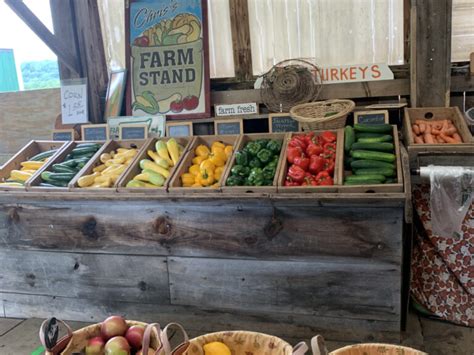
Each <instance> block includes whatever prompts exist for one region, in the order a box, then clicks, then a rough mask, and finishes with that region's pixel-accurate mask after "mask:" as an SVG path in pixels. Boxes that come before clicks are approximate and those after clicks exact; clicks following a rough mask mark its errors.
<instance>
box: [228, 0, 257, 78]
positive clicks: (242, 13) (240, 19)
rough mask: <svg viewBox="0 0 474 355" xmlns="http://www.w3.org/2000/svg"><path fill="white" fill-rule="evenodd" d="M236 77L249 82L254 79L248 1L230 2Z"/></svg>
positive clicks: (236, 0) (237, 0) (235, 0)
mask: <svg viewBox="0 0 474 355" xmlns="http://www.w3.org/2000/svg"><path fill="white" fill-rule="evenodd" d="M229 6H230V26H231V31H232V45H233V47H234V67H235V77H236V78H237V80H238V81H248V80H251V79H252V77H253V72H252V51H251V47H250V24H249V8H248V3H247V0H229Z"/></svg>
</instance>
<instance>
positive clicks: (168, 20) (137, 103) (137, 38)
mask: <svg viewBox="0 0 474 355" xmlns="http://www.w3.org/2000/svg"><path fill="white" fill-rule="evenodd" d="M206 11H207V9H206V8H205V6H203V2H202V0H139V1H132V2H131V3H130V13H129V21H130V29H129V31H130V58H129V61H130V65H129V67H130V68H131V88H130V91H129V92H130V96H131V98H130V106H131V107H130V109H131V112H132V115H134V116H142V115H156V114H163V115H167V116H168V117H169V116H170V115H171V118H173V117H178V116H180V115H186V118H193V117H206V116H209V115H210V103H209V73H208V63H207V62H208V60H207V28H206V24H207V22H206Z"/></svg>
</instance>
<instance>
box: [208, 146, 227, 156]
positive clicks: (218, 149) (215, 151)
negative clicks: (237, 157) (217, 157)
mask: <svg viewBox="0 0 474 355" xmlns="http://www.w3.org/2000/svg"><path fill="white" fill-rule="evenodd" d="M218 152H220V153H224V148H222V147H219V146H217V145H215V146H213V147H212V148H211V153H213V154H215V153H218ZM224 154H225V153H224Z"/></svg>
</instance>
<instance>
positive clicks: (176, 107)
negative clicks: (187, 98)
mask: <svg viewBox="0 0 474 355" xmlns="http://www.w3.org/2000/svg"><path fill="white" fill-rule="evenodd" d="M183 104H184V101H179V100H175V101H173V102H172V103H171V104H170V109H171V111H173V112H176V113H178V112H181V111H183Z"/></svg>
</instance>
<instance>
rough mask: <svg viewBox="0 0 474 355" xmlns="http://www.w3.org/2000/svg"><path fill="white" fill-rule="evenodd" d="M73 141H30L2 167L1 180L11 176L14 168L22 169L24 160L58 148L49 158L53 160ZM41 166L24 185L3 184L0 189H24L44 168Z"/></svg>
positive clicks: (0, 171)
mask: <svg viewBox="0 0 474 355" xmlns="http://www.w3.org/2000/svg"><path fill="white" fill-rule="evenodd" d="M70 143H71V142H59V141H35V140H33V141H30V142H29V143H28V144H27V145H25V146H24V147H23V148H21V149H20V151H19V152H18V153H16V154H15V155H14V156H13V157H11V158H10V159H9V160H8V161H7V162H6V163H5V164H4V165H3V167H2V169H1V170H0V182H4V181H5V180H6V179H8V178H9V177H10V172H11V171H12V170H20V169H21V165H20V164H21V163H22V162H24V161H27V160H29V159H30V158H32V157H34V156H35V155H37V154H39V153H42V152H46V151H48V150H52V149H57V150H58V151H57V152H56V153H55V154H54V155H53V156H51V157H50V158H49V160H53V159H54V158H55V157H56V156H57V155H58V154H59V153H60V152H61V150H62V149H63V148H65V147H66V146H68V145H69V144H70ZM42 168H43V167H41V168H40V169H39V170H38V171H37V172H36V173H35V174H33V176H32V177H31V178H30V179H28V180H27V181H26V183H25V186H24V187H13V186H1V185H0V190H24V189H25V188H26V185H27V184H28V183H29V182H30V180H32V179H34V178H35V176H36V175H37V174H38V172H39V171H40V170H41V169H42Z"/></svg>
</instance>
